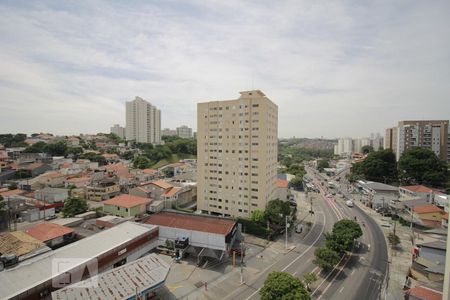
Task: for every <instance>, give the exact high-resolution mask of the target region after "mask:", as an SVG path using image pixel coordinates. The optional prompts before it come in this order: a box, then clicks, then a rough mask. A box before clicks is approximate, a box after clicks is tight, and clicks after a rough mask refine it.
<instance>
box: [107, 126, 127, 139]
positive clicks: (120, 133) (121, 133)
mask: <svg viewBox="0 0 450 300" xmlns="http://www.w3.org/2000/svg"><path fill="white" fill-rule="evenodd" d="M110 132H111V133H114V134H115V135H117V136H118V137H120V138H121V139H124V138H125V127H122V126H120V125H119V124H114V126H113V127H111V130H110Z"/></svg>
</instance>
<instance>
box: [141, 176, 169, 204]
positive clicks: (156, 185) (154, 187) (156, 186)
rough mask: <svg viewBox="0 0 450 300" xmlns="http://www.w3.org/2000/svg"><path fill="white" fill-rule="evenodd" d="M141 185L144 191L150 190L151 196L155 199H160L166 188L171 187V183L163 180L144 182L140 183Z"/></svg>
mask: <svg viewBox="0 0 450 300" xmlns="http://www.w3.org/2000/svg"><path fill="white" fill-rule="evenodd" d="M141 187H143V188H145V190H146V191H148V192H150V196H151V198H153V199H155V200H161V196H162V195H163V194H164V193H165V192H166V191H167V190H168V189H170V188H172V187H173V185H171V184H170V183H168V182H167V181H165V180H156V181H151V182H148V183H145V184H141Z"/></svg>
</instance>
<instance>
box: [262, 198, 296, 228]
mask: <svg viewBox="0 0 450 300" xmlns="http://www.w3.org/2000/svg"><path fill="white" fill-rule="evenodd" d="M290 213H291V207H290V206H289V203H287V202H286V201H281V200H280V199H275V200H270V201H269V203H268V204H267V208H266V211H265V216H266V218H267V219H268V220H269V221H270V222H271V223H274V224H278V225H281V224H284V223H285V216H289V215H290Z"/></svg>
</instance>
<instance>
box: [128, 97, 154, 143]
mask: <svg viewBox="0 0 450 300" xmlns="http://www.w3.org/2000/svg"><path fill="white" fill-rule="evenodd" d="M125 134H126V139H127V140H128V141H136V142H139V143H152V144H160V143H161V111H160V110H159V109H157V108H156V107H155V106H153V105H151V104H150V103H149V102H147V101H145V100H144V99H142V98H140V97H136V98H135V99H134V100H132V101H128V102H127V103H126V126H125Z"/></svg>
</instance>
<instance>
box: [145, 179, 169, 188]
mask: <svg viewBox="0 0 450 300" xmlns="http://www.w3.org/2000/svg"><path fill="white" fill-rule="evenodd" d="M148 184H153V185H156V186H159V187H160V188H162V189H168V188H171V187H172V185H171V184H170V183H168V182H167V181H164V180H155V181H152V182H149V183H148Z"/></svg>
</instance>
